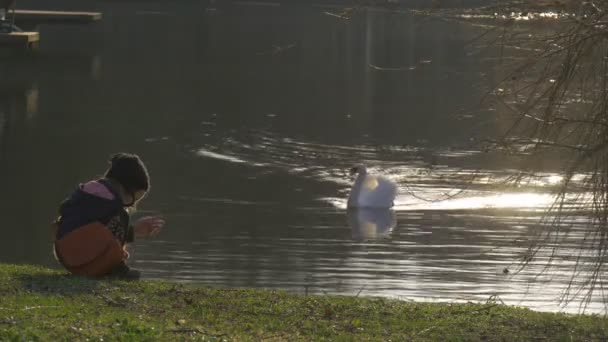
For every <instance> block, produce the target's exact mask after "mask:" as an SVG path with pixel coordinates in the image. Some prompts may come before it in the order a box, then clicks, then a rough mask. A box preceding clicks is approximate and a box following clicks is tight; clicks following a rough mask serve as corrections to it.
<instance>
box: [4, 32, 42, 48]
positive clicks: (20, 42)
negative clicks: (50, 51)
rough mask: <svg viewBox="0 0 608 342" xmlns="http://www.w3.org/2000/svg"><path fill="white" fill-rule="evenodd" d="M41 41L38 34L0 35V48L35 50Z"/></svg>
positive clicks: (13, 33)
mask: <svg viewBox="0 0 608 342" xmlns="http://www.w3.org/2000/svg"><path fill="white" fill-rule="evenodd" d="M39 41H40V34H39V33H38V32H12V33H0V46H14V47H21V48H35V47H36V46H38V42H39Z"/></svg>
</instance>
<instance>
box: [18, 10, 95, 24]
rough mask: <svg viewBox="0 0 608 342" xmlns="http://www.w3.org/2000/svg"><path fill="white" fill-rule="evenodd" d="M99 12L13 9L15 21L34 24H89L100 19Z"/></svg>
mask: <svg viewBox="0 0 608 342" xmlns="http://www.w3.org/2000/svg"><path fill="white" fill-rule="evenodd" d="M101 18H102V14H101V13H99V12H66V11H35V10H24V9H21V10H19V9H18V10H15V22H16V23H17V25H19V24H20V23H22V22H28V23H36V24H89V23H93V22H96V21H99V20H101Z"/></svg>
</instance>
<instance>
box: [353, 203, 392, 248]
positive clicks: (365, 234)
mask: <svg viewBox="0 0 608 342" xmlns="http://www.w3.org/2000/svg"><path fill="white" fill-rule="evenodd" d="M347 215H348V223H349V225H350V227H351V229H352V230H353V232H352V235H353V239H355V240H367V239H377V238H384V237H388V236H389V235H390V233H391V232H392V231H393V228H395V226H396V225H397V218H396V216H395V212H394V211H393V210H390V209H384V208H375V209H374V208H359V209H351V210H348V214H347Z"/></svg>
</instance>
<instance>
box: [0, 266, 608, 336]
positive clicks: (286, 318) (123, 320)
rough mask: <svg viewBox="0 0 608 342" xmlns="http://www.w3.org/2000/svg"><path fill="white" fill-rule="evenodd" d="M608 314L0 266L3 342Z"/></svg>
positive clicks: (397, 331)
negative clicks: (114, 278)
mask: <svg viewBox="0 0 608 342" xmlns="http://www.w3.org/2000/svg"><path fill="white" fill-rule="evenodd" d="M606 338H608V319H605V318H602V317H597V316H570V315H564V314H550V313H538V312H533V311H530V310H527V309H519V308H513V307H507V306H503V305H495V304H484V305H473V304H458V305H447V304H424V303H407V302H400V301H393V300H386V299H366V298H353V297H303V296H294V295H289V294H286V293H284V292H275V291H261V290H245V289H221V288H208V287H190V286H182V285H176V284H171V283H165V282H148V281H141V282H131V283H127V282H120V281H93V280H87V279H82V278H77V277H70V276H66V275H65V274H64V273H62V272H56V271H51V270H47V269H41V268H38V267H33V266H15V265H2V264H0V341H12V340H15V341H21V340H24V341H25V340H27V341H30V340H41V341H64V340H69V341H74V340H82V341H85V340H87V339H88V340H90V341H100V340H101V339H103V341H112V340H121V341H134V340H136V341H147V340H150V341H152V340H154V341H156V340H162V341H170V340H180V341H181V340H217V341H220V340H228V341H233V340H237V341H260V340H269V341H291V340H306V341H310V340H332V341H343V340H358V341H361V340H373V341H388V340H392V341H404V340H407V341H412V340H413V341H439V340H449V341H458V340H467V341H471V340H473V341H476V340H483V341H524V340H538V339H541V340H552V341H559V340H563V341H571V340H574V341H597V340H605V339H606Z"/></svg>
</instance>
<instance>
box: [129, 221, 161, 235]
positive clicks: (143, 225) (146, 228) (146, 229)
mask: <svg viewBox="0 0 608 342" xmlns="http://www.w3.org/2000/svg"><path fill="white" fill-rule="evenodd" d="M164 225H165V220H164V219H163V218H161V217H158V216H146V217H142V218H140V219H139V220H137V222H135V224H134V225H133V230H134V232H135V237H138V238H142V237H151V236H154V235H156V234H158V233H160V231H161V230H162V229H163V226H164Z"/></svg>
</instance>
